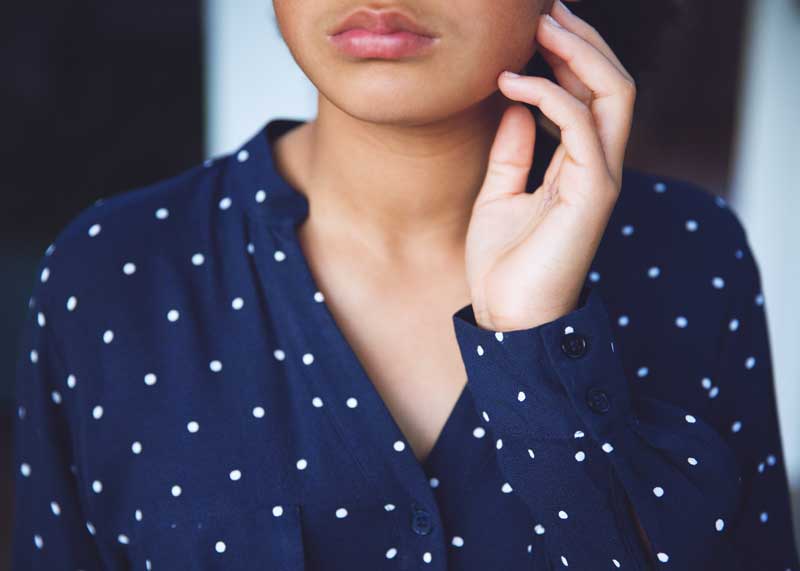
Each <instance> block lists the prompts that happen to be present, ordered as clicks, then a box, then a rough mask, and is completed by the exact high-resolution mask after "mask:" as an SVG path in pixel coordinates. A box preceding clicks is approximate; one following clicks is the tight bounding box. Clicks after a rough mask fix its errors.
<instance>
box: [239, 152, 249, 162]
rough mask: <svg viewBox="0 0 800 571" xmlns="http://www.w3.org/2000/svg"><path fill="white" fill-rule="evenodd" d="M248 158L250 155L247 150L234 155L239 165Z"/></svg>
mask: <svg viewBox="0 0 800 571" xmlns="http://www.w3.org/2000/svg"><path fill="white" fill-rule="evenodd" d="M248 158H250V153H249V152H248V151H247V149H242V150H241V151H239V152H238V153H236V160H237V161H239V162H240V163H243V162H245V161H246V160H247V159H248Z"/></svg>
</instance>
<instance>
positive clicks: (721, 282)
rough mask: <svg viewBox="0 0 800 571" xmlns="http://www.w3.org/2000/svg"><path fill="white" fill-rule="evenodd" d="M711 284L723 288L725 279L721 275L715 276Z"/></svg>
mask: <svg viewBox="0 0 800 571" xmlns="http://www.w3.org/2000/svg"><path fill="white" fill-rule="evenodd" d="M711 285H713V286H714V287H715V288H717V289H722V288H724V287H725V280H724V279H722V278H721V277H719V276H714V278H713V279H712V280H711Z"/></svg>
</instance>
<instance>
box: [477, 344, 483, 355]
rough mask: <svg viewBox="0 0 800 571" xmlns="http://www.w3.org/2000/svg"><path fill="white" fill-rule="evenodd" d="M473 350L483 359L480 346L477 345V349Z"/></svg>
mask: <svg viewBox="0 0 800 571" xmlns="http://www.w3.org/2000/svg"><path fill="white" fill-rule="evenodd" d="M475 350H476V351H477V353H478V355H479V356H481V357H483V347H482V346H481V345H478V347H477V348H476V349H475Z"/></svg>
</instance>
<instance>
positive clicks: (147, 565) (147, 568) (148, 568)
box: [144, 559, 153, 571]
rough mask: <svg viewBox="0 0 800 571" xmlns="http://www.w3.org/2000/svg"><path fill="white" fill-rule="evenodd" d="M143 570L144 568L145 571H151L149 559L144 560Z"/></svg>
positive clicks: (151, 566)
mask: <svg viewBox="0 0 800 571" xmlns="http://www.w3.org/2000/svg"><path fill="white" fill-rule="evenodd" d="M144 568H145V569H146V570H147V571H151V570H152V569H153V565H152V564H151V563H150V560H149V559H145V560H144Z"/></svg>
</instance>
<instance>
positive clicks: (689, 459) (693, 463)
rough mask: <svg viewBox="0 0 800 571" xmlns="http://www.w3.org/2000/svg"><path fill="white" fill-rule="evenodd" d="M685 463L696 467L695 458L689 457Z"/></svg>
mask: <svg viewBox="0 0 800 571" xmlns="http://www.w3.org/2000/svg"><path fill="white" fill-rule="evenodd" d="M686 461H687V462H688V463H689V464H691V465H692V466H697V458H695V457H693V456H689V457H688V458H687V459H686Z"/></svg>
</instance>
